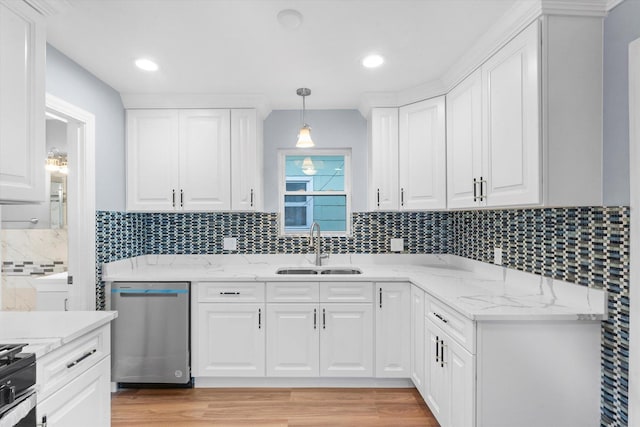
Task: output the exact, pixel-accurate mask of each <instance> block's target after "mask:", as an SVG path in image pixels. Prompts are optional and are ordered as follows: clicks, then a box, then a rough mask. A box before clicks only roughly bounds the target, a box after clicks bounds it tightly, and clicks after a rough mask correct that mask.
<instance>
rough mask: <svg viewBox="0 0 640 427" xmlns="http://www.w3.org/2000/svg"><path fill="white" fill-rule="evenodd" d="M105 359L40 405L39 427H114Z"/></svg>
mask: <svg viewBox="0 0 640 427" xmlns="http://www.w3.org/2000/svg"><path fill="white" fill-rule="evenodd" d="M109 360H110V359H109V358H108V357H105V358H103V359H102V360H101V361H100V362H98V363H96V364H95V366H93V367H92V368H90V369H89V370H88V371H86V372H85V373H83V374H82V375H80V376H79V377H78V378H76V379H74V380H73V381H71V382H70V383H69V384H67V385H65V386H64V387H62V388H61V389H60V390H58V391H57V392H55V393H54V394H52V395H51V396H49V397H48V398H46V399H45V400H44V401H43V402H38V405H37V407H36V418H37V420H38V425H47V426H49V427H67V426H88V425H91V426H96V427H109V426H110V425H111V383H110V381H111V367H110V363H109Z"/></svg>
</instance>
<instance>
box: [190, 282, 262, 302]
mask: <svg viewBox="0 0 640 427" xmlns="http://www.w3.org/2000/svg"><path fill="white" fill-rule="evenodd" d="M197 286H198V302H264V283H262V282H220V283H215V282H201V283H198V285H197Z"/></svg>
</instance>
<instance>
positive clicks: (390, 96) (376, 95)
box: [358, 92, 398, 119]
mask: <svg viewBox="0 0 640 427" xmlns="http://www.w3.org/2000/svg"><path fill="white" fill-rule="evenodd" d="M397 106H398V94H397V93H395V92H365V93H363V94H362V96H361V97H360V102H359V103H358V111H360V114H362V117H364V118H365V119H366V118H367V116H368V115H369V112H370V111H371V109H372V108H374V107H397Z"/></svg>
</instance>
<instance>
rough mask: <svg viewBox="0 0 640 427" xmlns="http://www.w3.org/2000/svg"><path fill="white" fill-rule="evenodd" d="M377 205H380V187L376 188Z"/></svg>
mask: <svg viewBox="0 0 640 427" xmlns="http://www.w3.org/2000/svg"><path fill="white" fill-rule="evenodd" d="M378 207H380V189H379V188H378Z"/></svg>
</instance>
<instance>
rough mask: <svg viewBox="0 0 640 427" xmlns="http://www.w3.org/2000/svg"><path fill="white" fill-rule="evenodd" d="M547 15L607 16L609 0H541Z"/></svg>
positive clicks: (543, 10) (544, 12) (543, 11)
mask: <svg viewBox="0 0 640 427" xmlns="http://www.w3.org/2000/svg"><path fill="white" fill-rule="evenodd" d="M540 2H541V4H542V13H543V14H545V15H571V16H595V17H605V16H607V11H608V10H609V9H608V3H609V1H608V0H540Z"/></svg>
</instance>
